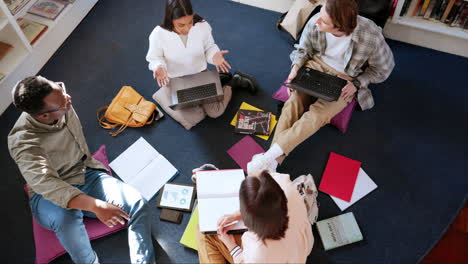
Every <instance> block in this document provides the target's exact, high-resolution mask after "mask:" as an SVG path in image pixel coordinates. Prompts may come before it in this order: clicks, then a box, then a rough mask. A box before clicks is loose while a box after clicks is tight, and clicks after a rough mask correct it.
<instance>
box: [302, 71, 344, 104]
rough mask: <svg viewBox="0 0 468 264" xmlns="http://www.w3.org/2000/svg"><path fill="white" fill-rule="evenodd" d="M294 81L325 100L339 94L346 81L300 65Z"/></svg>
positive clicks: (332, 98) (334, 98) (333, 99)
mask: <svg viewBox="0 0 468 264" xmlns="http://www.w3.org/2000/svg"><path fill="white" fill-rule="evenodd" d="M294 82H295V83H296V84H297V85H299V86H302V87H304V88H308V90H310V91H311V92H313V93H314V96H316V97H320V98H324V99H325V100H329V101H335V100H337V99H338V98H339V97H340V95H341V89H343V87H344V86H345V85H346V81H345V80H343V79H341V78H338V77H335V76H332V75H329V74H326V73H323V72H319V71H316V70H313V69H311V68H307V67H302V68H301V69H300V70H299V72H298V78H295V79H294Z"/></svg>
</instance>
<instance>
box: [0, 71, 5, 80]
mask: <svg viewBox="0 0 468 264" xmlns="http://www.w3.org/2000/svg"><path fill="white" fill-rule="evenodd" d="M3 78H5V74H3V73H1V72H0V81H1V80H3Z"/></svg>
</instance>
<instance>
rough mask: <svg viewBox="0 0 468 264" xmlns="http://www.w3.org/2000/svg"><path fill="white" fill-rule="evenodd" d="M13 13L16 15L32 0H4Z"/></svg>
mask: <svg viewBox="0 0 468 264" xmlns="http://www.w3.org/2000/svg"><path fill="white" fill-rule="evenodd" d="M3 1H4V2H5V4H6V5H7V7H8V9H9V10H10V12H11V14H12V15H16V14H17V13H18V12H19V11H20V10H21V9H22V8H23V7H24V6H25V5H26V4H27V3H28V2H29V1H30V0H3Z"/></svg>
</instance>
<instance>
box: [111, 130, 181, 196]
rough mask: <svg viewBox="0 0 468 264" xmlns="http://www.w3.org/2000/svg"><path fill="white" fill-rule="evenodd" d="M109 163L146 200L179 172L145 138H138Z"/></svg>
mask: <svg viewBox="0 0 468 264" xmlns="http://www.w3.org/2000/svg"><path fill="white" fill-rule="evenodd" d="M109 165H110V167H111V168H112V169H113V170H114V171H115V172H116V173H117V175H118V176H119V177H120V178H121V179H122V180H123V181H124V182H125V183H127V184H129V185H131V186H133V187H134V188H135V189H137V190H138V191H139V192H140V193H141V194H142V195H143V197H144V198H145V199H146V200H150V199H151V198H152V197H153V196H154V195H155V194H156V193H157V192H158V191H159V189H161V187H162V186H163V185H164V184H166V182H168V181H169V180H170V179H171V178H172V177H174V176H175V175H177V173H178V171H177V169H176V168H175V167H174V166H173V165H172V164H171V163H170V162H169V161H168V160H167V159H166V158H165V157H164V156H163V155H161V154H159V153H158V152H157V151H156V149H154V148H153V147H152V146H151V145H150V144H149V143H148V142H147V141H146V140H145V139H143V138H140V139H138V140H137V141H136V142H135V143H134V144H133V145H131V146H130V147H129V148H128V149H127V150H125V151H124V152H123V153H122V154H120V156H118V157H117V158H116V159H115V160H113V161H112V162H111V163H110V164H109Z"/></svg>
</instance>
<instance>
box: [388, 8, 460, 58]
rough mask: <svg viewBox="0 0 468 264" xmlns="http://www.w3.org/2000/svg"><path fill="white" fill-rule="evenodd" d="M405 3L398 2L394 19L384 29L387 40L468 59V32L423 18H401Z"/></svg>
mask: <svg viewBox="0 0 468 264" xmlns="http://www.w3.org/2000/svg"><path fill="white" fill-rule="evenodd" d="M413 1H415V0H413ZM404 2H405V1H404V0H399V1H398V4H397V7H396V8H395V13H394V15H393V17H391V18H390V19H389V20H388V21H387V23H386V25H385V27H384V35H385V36H386V37H387V38H390V39H394V40H398V41H403V42H406V43H410V44H414V45H418V46H422V47H426V48H431V49H435V50H440V51H444V52H448V53H451V54H456V55H460V56H464V57H468V30H464V29H461V28H458V27H450V26H448V25H446V24H444V23H442V22H439V21H433V20H428V19H424V18H422V17H411V16H407V15H405V16H400V12H401V9H402V7H403V4H404ZM410 12H411V11H410V10H408V12H407V13H410Z"/></svg>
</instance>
